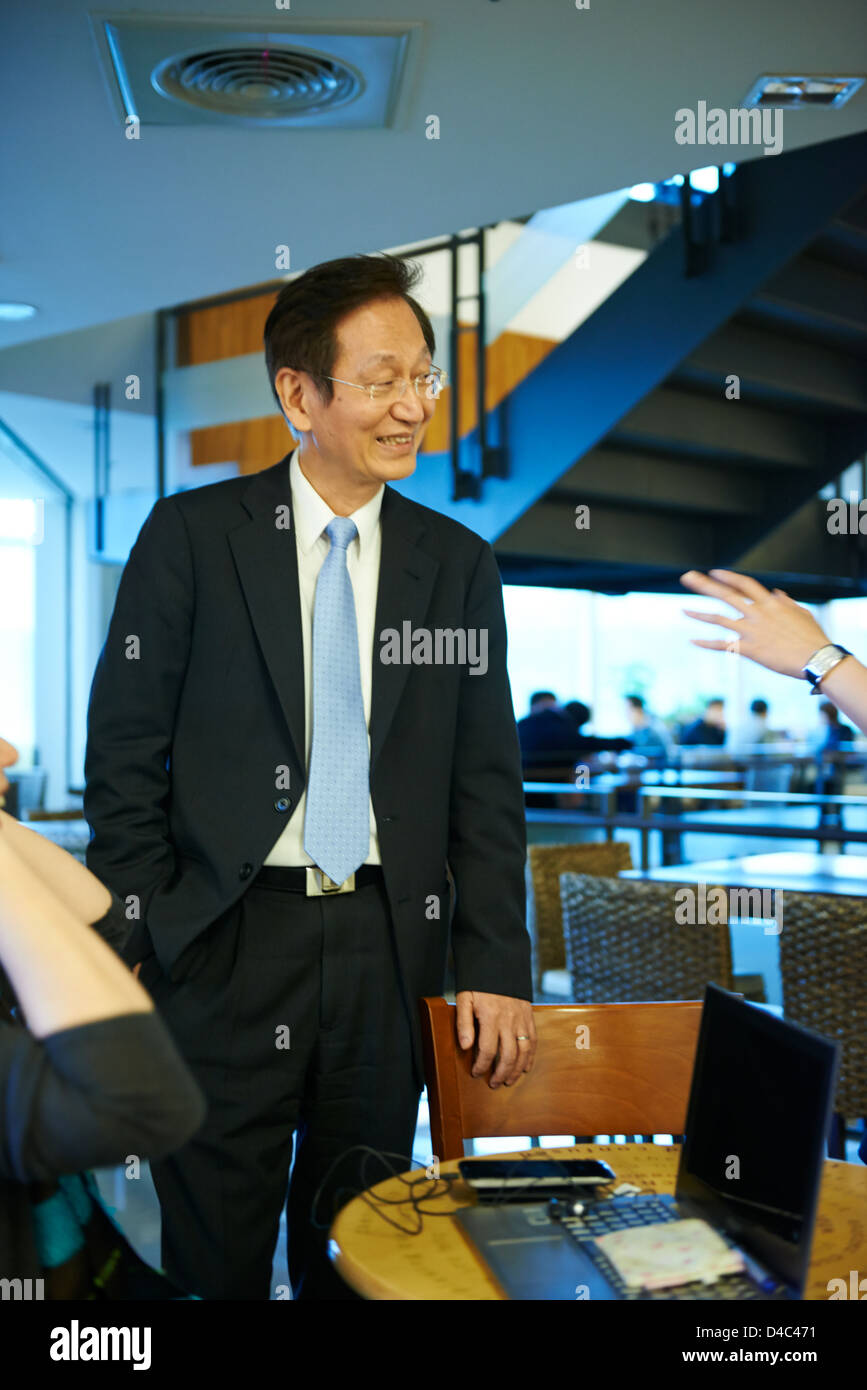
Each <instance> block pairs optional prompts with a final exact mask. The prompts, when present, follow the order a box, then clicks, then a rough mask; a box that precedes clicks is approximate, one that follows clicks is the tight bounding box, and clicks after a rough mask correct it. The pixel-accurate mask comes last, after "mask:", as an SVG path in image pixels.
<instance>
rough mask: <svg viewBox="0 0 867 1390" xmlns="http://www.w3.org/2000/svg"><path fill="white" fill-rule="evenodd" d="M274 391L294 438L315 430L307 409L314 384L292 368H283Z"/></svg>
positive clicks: (276, 378) (278, 374)
mask: <svg viewBox="0 0 867 1390" xmlns="http://www.w3.org/2000/svg"><path fill="white" fill-rule="evenodd" d="M274 389H275V391H276V392H277V395H278V397H279V400H280V409H281V412H282V415H283V418H284V420H285V421H286V423H287V425H288V426H289V429H290V430H291V432H292V435H293V437H294V438H296V439H300V437H301V433H303V432H304V431H305V430H309V429H312V428H313V422H312V420H311V419H310V416H309V415H308V414H307V411H306V409H305V406H306V403H307V397H308V394H309V392H310V391H311V390H313V389H314V387H313V384H312V382H310V381H309V380H308V379H305V377H304V376H302V374H301V373H300V372H296V371H295V370H294V369H293V368H292V367H281V368H280V370H279V372H278V373H277V375H276V376H275V378H274Z"/></svg>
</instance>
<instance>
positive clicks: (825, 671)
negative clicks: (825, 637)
mask: <svg viewBox="0 0 867 1390" xmlns="http://www.w3.org/2000/svg"><path fill="white" fill-rule="evenodd" d="M832 654H833V655H832ZM851 655H852V653H851V652H850V651H849V650H848V648H847V647H841V646H839V645H838V643H836V642H826V644H825V646H824V647H820V648H819V650H818V651H815V652H814V653H813V655H812V656H811V657H810V660H809V661H808V662H807V664H806V666H804V667H803V671H804V677H805V679H806V680H808V681H809V682H810V685H811V686H812V687H813V688H812V690H811V691H810V694H811V695H819V694H821V691H820V689H819V687H820V686H821V684H822V681H823V680H824V679H825V677H826V676H829V675H830V674H831V672H832V671H833V670H834V669H835V668H836V667H837V666H839V665H840V662H841V661H842V660H843V659H844V657H847V656H851Z"/></svg>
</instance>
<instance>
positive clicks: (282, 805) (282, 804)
mask: <svg viewBox="0 0 867 1390" xmlns="http://www.w3.org/2000/svg"><path fill="white" fill-rule="evenodd" d="M291 805H292V803H291V801H290V800H289V798H288V796H281V797H280V800H279V801H275V802H274V810H275V811H288V810H289V807H290V806H291Z"/></svg>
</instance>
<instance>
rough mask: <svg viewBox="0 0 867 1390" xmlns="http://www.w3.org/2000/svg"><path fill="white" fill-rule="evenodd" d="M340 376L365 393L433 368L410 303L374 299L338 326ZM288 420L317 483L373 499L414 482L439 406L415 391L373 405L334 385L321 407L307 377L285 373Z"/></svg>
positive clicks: (281, 376) (280, 382) (335, 372)
mask: <svg viewBox="0 0 867 1390" xmlns="http://www.w3.org/2000/svg"><path fill="white" fill-rule="evenodd" d="M337 343H338V352H337V356H336V358H335V361H334V365H333V367H332V370H331V375H332V376H334V377H342V378H343V380H344V381H347V382H355V383H357V384H358V385H361V386H371V385H374V384H375V383H386V382H390V381H393V380H394V379H395V378H398V377H406V378H408V379H409V380H410V382H411V381H412V379H413V378H414V377H416V376H419V375H421V374H423V373H424V372H427V371H428V370H429V369H430V366H431V357H430V352H429V350H428V348H427V345H426V343H425V340H424V335H423V333H422V331H421V326H420V324H419V322H418V319H417V318H416V316H415V314H414V313H413V311H412V309H411V308H410V306H409V305H408V304H407V302H406V300H405V299H401V298H400V297H392V298H389V299H379V300H374V301H373V302H372V303H370V304H364V305H362V307H361V308H360V309H355V310H353V311H352V313H350V314H347V315H346V317H345V318H343V319H341V320H340V322H339V324H338V325H337ZM275 384H276V386H277V390H278V391H279V393H280V399H281V401H282V403H283V408H284V410H285V412H286V415H287V416H288V418H289V419H290V420H291V422H292V424H293V425H294V426H295V428H296V429H297V430H298V431H299V432H300V433H301V442H300V446H299V447H300V455H299V461H300V462H301V464H302V467H303V470H304V472H305V474H306V475H307V476H308V477H309V478H310V480H311V481H312V482H313V483H314V486H315V485H316V483H317V479H321V480H322V481H323V482H327V483H328V485H329V486H331V485H334V484H339V485H340V486H341V488H343V489H346V490H347V491H348V492H349V493H351V494H353V495H355V494H358V495H360V494H362V493H367V494H368V495H369V496H373V494H374V493H375V492H376V491H377V489H378V488H379V486H380V484H381V483H388V482H392V481H393V480H395V479H398V478H407V477H409V475H410V474H411V473H413V472H414V470H415V465H416V454H417V452H418V447H419V445H420V443H421V441H422V439H423V437H424V433H425V430H426V429H427V425H428V421H429V420H430V418H431V416H432V415H433V412H434V408H435V405H436V401H435V400H434V399H432V398H430V399H429V398H428V396H427V395H426V393H425V392H424V391H422V394H421V395H417V394H416V391H415V388H414V387H413V386H412V385H410V386H408V387H407V389H406V391H405V392H404V395H403V396H402V397H401V398H400V399H397V398H393V399H391V400H389V399H385V400H381V401H376V400H374V401H372V400H371V399H370V397H369V395H368V394H367V393H366V392H364V391H359V390H358V389H357V387H356V386H346V385H342V384H341V383H340V382H337V381H332V383H331V385H332V387H333V390H334V395H333V397H332V399H331V400H330V401H328V402H327V403H326V402H323V401H322V400H320V398H319V395H318V392H317V390H316V387H315V385H314V384H313V381H312V379H311V378H310V377H309V376H308V375H307V373H306V372H295V371H293V370H291V369H290V368H286V367H284V368H282V369H281V371H280V372H278V373H277V376H276V378H275Z"/></svg>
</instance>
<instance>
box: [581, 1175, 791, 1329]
mask: <svg viewBox="0 0 867 1390" xmlns="http://www.w3.org/2000/svg"><path fill="white" fill-rule="evenodd" d="M679 1220H680V1213H679V1212H678V1209H677V1207H676V1206H674V1205H673V1204H672V1203H671V1202H666V1201H664V1200H663V1199H662V1198H660V1197H620V1198H609V1199H608V1200H603V1201H599V1202H593V1203H588V1205H587V1206H586V1207H585V1209H584V1212H583V1214H582V1215H581V1216H564V1217H563V1218H562V1220H561V1222H560V1225H561V1226H562V1227H563V1230H564V1231H566V1233H567V1234H568V1235H569V1236H570V1237H571V1238H572V1240H574V1241H575V1242H576V1243H577V1244H578V1245H580V1247H581V1250H582V1253H583V1254H585V1255H587V1256H588V1257H589V1258H590V1259H591V1260H592V1262H593V1264H594V1265H595V1266H596V1268H597V1269H598V1270H599V1273H600V1274H601V1275H603V1277H604V1278H605V1279H606V1280H607V1281H608V1283H609V1284H611V1286H612V1288H614V1289H615V1290H616V1292H617V1295H618V1297H619V1298H622V1299H627V1300H630V1301H634V1300H637V1299H640V1300H642V1301H647V1300H664V1301H665V1302H670V1301H672V1300H675V1301H683V1302H690V1303H691V1302H693V1301H694V1300H696V1299H700V1300H701V1299H703V1300H707V1301H712V1302H715V1303H716V1302H719V1300H720V1299H726V1300H728V1299H737V1300H738V1301H739V1302H740V1300H742V1299H745V1298H753V1299H756V1298H767V1297H768V1295H767V1294H762V1293H761V1292H760V1290H759V1289H757V1288H756V1286H755V1284H754V1283H753V1282H752V1280H751V1279H747V1278H745V1277H744V1276H743V1275H741V1274H726V1275H724V1276H723V1278H721V1279H717V1280H715V1282H714V1283H712V1284H705V1283H703V1282H702V1281H701V1280H694V1281H693V1282H692V1283H689V1284H679V1285H677V1286H676V1287H674V1288H668V1289H631V1288H629V1287H628V1286H627V1285H626V1284H625V1283H624V1281H623V1280H622V1279H621V1277H620V1275H619V1274H618V1273H617V1270H616V1269H615V1268H614V1266H613V1265H612V1263H611V1261H610V1260H608V1259H606V1257H605V1256H604V1255H603V1253H602V1251H601V1250H600V1249H598V1247H597V1246H596V1244H595V1238H596V1236H602V1235H607V1234H608V1233H609V1231H626V1230H630V1229H631V1228H632V1227H634V1226H650V1225H652V1224H653V1223H654V1222H656V1221H679ZM718 1234H719V1235H720V1236H721V1237H722V1239H723V1240H726V1243H727V1244H729V1245H731V1244H733V1242H732V1241H729V1240H727V1238H726V1235H725V1232H723V1231H720V1232H718Z"/></svg>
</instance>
